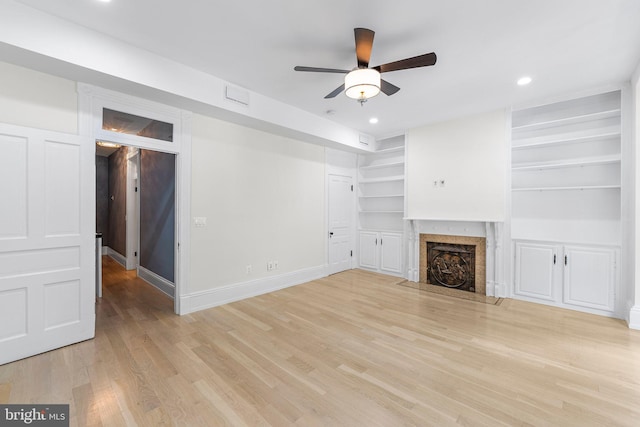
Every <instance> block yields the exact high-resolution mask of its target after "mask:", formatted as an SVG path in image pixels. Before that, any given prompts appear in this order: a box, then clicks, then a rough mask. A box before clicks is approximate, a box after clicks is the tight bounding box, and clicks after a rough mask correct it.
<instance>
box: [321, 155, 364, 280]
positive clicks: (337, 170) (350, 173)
mask: <svg viewBox="0 0 640 427" xmlns="http://www.w3.org/2000/svg"><path fill="white" fill-rule="evenodd" d="M357 164H358V155H357V154H356V153H351V152H348V151H342V150H336V149H333V148H329V147H326V148H325V165H326V169H325V180H324V186H325V191H324V194H325V204H324V206H325V236H327V238H326V240H325V242H326V255H325V256H326V262H325V265H326V273H327V275H328V273H329V268H330V267H329V261H330V259H331V257H330V253H329V251H330V250H331V245H330V244H329V228H330V224H329V200H330V198H329V180H330V179H331V176H332V175H339V176H345V177H349V178H351V182H352V184H353V186H354V191H353V192H352V193H351V199H352V200H351V219H352V221H351V230H350V231H349V235H350V239H351V247H352V248H353V256H352V257H351V268H352V269H353V268H356V267H357V262H355V260H356V259H358V248H357V245H356V230H357V228H358V205H357V201H358V198H357V188H358V182H357Z"/></svg>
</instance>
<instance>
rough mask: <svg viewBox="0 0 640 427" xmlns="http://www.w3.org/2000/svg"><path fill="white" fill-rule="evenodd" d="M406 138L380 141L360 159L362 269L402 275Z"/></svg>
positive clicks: (360, 263) (359, 254) (359, 205)
mask: <svg viewBox="0 0 640 427" xmlns="http://www.w3.org/2000/svg"><path fill="white" fill-rule="evenodd" d="M404 156H405V154H404V136H398V137H393V138H388V139H384V140H381V141H378V143H377V150H376V151H375V152H373V153H368V154H361V155H359V157H358V228H359V240H360V242H359V248H358V249H359V250H358V256H359V266H360V267H362V268H366V269H370V270H375V271H380V272H384V273H390V274H395V275H400V274H402V271H403V270H402V254H403V251H402V249H403V234H404V227H405V224H404V219H403V218H404V206H405V199H404V189H405V182H404V180H405V168H404V166H405V165H404V164H405V157H404Z"/></svg>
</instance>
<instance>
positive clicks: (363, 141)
mask: <svg viewBox="0 0 640 427" xmlns="http://www.w3.org/2000/svg"><path fill="white" fill-rule="evenodd" d="M360 144H362V145H369V135H363V134H360Z"/></svg>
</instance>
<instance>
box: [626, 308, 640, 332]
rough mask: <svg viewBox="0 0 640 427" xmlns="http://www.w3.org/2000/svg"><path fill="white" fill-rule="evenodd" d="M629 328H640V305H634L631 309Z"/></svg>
mask: <svg viewBox="0 0 640 427" xmlns="http://www.w3.org/2000/svg"><path fill="white" fill-rule="evenodd" d="M628 321H629V329H638V330H640V305H634V306H633V307H631V309H630V310H629V319H628Z"/></svg>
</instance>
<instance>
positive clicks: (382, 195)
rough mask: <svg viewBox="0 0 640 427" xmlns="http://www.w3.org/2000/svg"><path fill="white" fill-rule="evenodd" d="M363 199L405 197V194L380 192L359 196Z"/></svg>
mask: <svg viewBox="0 0 640 427" xmlns="http://www.w3.org/2000/svg"><path fill="white" fill-rule="evenodd" d="M358 197H359V198H361V199H390V198H403V197H404V194H380V195H375V196H364V195H361V196H358Z"/></svg>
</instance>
